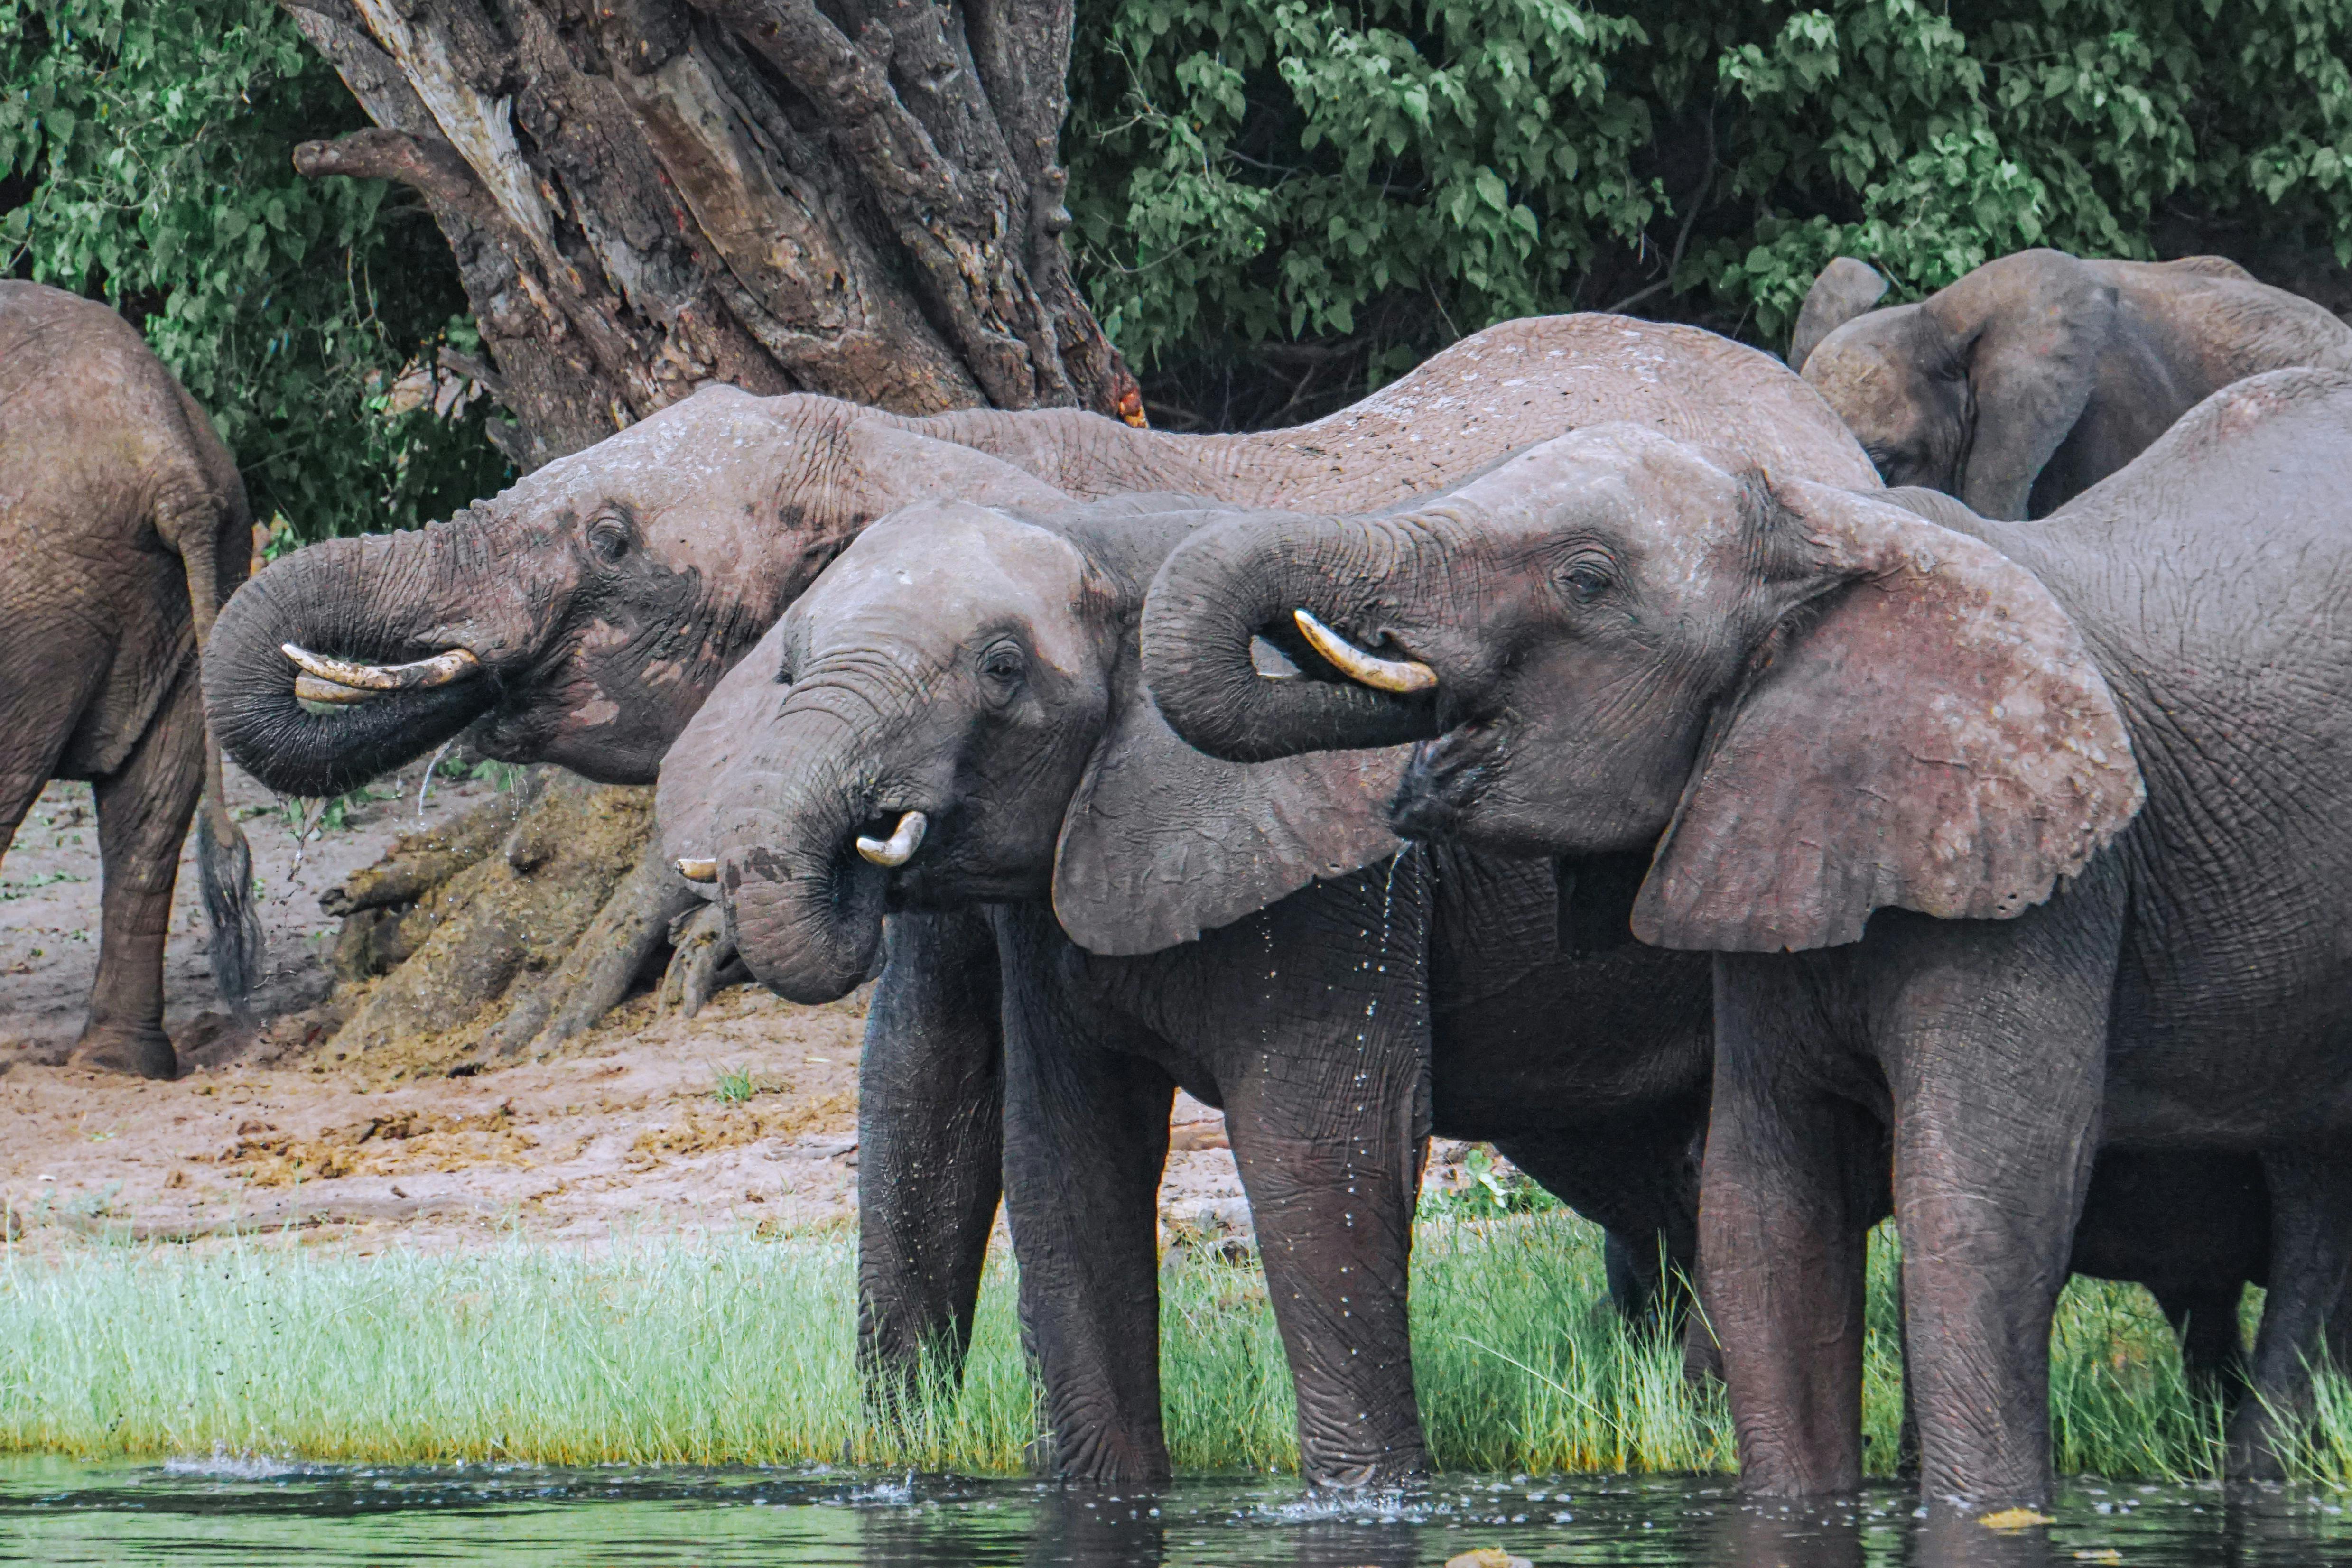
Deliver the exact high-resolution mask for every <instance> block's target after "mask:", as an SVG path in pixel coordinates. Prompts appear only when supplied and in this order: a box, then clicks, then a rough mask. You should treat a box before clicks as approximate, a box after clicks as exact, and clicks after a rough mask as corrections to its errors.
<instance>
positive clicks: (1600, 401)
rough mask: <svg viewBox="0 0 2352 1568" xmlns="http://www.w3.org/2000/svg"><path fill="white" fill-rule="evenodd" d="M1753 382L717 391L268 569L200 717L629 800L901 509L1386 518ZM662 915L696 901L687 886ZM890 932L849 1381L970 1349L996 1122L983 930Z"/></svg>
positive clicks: (254, 758)
mask: <svg viewBox="0 0 2352 1568" xmlns="http://www.w3.org/2000/svg"><path fill="white" fill-rule="evenodd" d="M1727 355H1728V356H1730V359H1728V360H1727V358H1726V356H1727ZM1741 356H1744V357H1745V358H1741ZM1755 358H1756V356H1753V355H1752V354H1749V353H1748V350H1740V349H1738V348H1737V347H1736V346H1735V345H1730V344H1727V343H1724V342H1723V341H1722V340H1719V339H1716V338H1713V337H1711V336H1710V335H1708V334H1706V333H1704V332H1699V331H1697V330H1696V329H1691V328H1686V327H1675V326H1667V325H1660V324H1655V323H1650V322H1643V321H1633V320H1630V319H1625V318H1622V317H1615V316H1565V317H1548V318H1541V319H1529V320H1522V321H1511V322H1506V323H1503V324H1502V325H1499V326H1496V327H1494V328H1490V329H1487V330H1486V331H1484V332H1480V333H1477V334H1475V335H1474V336H1472V337H1470V338H1467V339H1465V340H1463V341H1462V342H1460V343H1458V344H1455V345H1454V347H1453V348H1451V349H1448V350H1445V351H1444V352H1443V353H1441V354H1439V355H1437V356H1435V357H1434V358H1433V359H1432V360H1431V361H1429V362H1428V363H1426V364H1424V365H1423V366H1422V367H1420V368H1419V369H1418V370H1416V371H1413V372H1412V374H1410V375H1408V376H1405V377H1403V378H1402V379H1401V380H1400V381H1398V382H1394V383H1393V384H1391V385H1390V386H1389V387H1386V388H1384V389H1382V390H1381V392H1379V393H1377V394H1375V395H1374V396H1372V397H1370V398H1367V399H1365V400H1364V401H1363V402H1360V403H1358V404H1356V405H1354V406H1353V407H1351V408H1349V409H1345V410H1342V411H1340V412H1339V413H1335V414H1333V415H1330V416H1329V417H1328V418H1326V419H1322V420H1318V421H1317V422H1315V423H1311V424H1307V425H1302V426H1299V427H1297V428H1295V429H1290V430H1283V431H1276V432H1270V433H1266V434H1255V435H1235V436H1223V435H1216V436H1183V435H1166V434H1154V433H1150V432H1140V431H1135V430H1130V429H1129V428H1128V427H1127V426H1125V425H1124V424H1121V423H1118V422H1117V421H1115V420H1109V419H1104V418H1101V417H1098V416H1096V415H1091V414H1084V413H1071V412H1067V411H1048V412H1040V413H990V412H985V411H976V412H971V413H956V414H948V415H941V416H938V417H934V418H930V419H903V418H898V417H895V416H891V415H885V414H879V413H874V412H872V411H870V410H866V409H861V408H858V407H856V406H855V405H852V404H848V403H843V402H835V401H833V400H830V399H825V398H817V397H808V396H791V397H773V398H761V397H754V396H751V395H750V394H747V393H744V392H739V391H736V390H734V389H731V388H723V387H721V388H711V389H708V390H705V391H703V392H698V393H696V394H695V395H694V396H693V397H691V398H689V399H688V400H687V401H686V402H682V403H679V404H677V405H676V406H674V407H672V408H670V409H667V410H665V411H663V412H662V413H657V414H655V415H653V416H652V417H650V418H648V419H646V420H645V421H644V422H642V423H639V424H636V425H634V426H632V427H631V428H630V429H628V430H626V431H625V432H622V433H621V434H616V435H614V436H613V437H612V438H611V439H609V440H607V441H604V442H602V443H600V444H597V445H596V446H594V447H593V448H591V449H590V450H588V451H586V452H583V453H580V454H577V455H573V456H571V457H566V458H563V459H561V460H559V461H557V462H554V463H551V464H549V465H547V466H545V467H543V468H541V469H540V470H538V471H537V472H535V473H533V474H531V475H530V476H528V477H526V478H524V479H523V480H521V481H520V482H519V483H517V484H516V485H514V486H512V487H510V488H509V489H508V490H506V491H505V492H503V493H502V494H500V495H499V497H496V498H494V499H492V500H490V501H487V502H483V503H480V504H478V505H477V506H475V507H470V508H468V509H467V511H465V512H463V513H461V514H459V515H458V516H457V517H452V518H450V519H448V520H447V521H446V522H443V523H438V524H436V525H434V526H433V527H432V528H427V529H424V530H422V531H418V532H411V533H402V534H394V535H388V536H376V537H372V538H355V539H342V540H331V541H327V542H325V543H321V544H319V545H314V546H311V547H310V548H309V549H303V550H299V551H297V552H295V553H294V554H293V555H291V556H289V557H287V558H286V559H282V560H280V561H278V562H276V563H274V564H273V565H271V566H270V567H269V568H268V570H265V571H263V572H262V573H261V574H260V575H259V576H258V577H257V578H256V579H255V580H254V581H253V582H251V583H248V584H247V586H246V587H245V588H244V589H243V590H242V591H239V592H238V594H237V595H236V598H235V599H234V600H233V601H231V602H230V603H229V605H228V606H227V608H226V611H225V612H223V614H222V617H221V629H220V635H219V638H218V645H217V646H216V648H215V650H214V652H213V653H212V655H211V656H210V657H208V659H207V660H206V666H207V675H206V681H205V692H206V699H207V702H208V704H209V706H210V711H211V713H212V715H213V717H214V722H215V725H216V727H218V729H219V732H220V734H221V736H222V737H223V740H224V743H225V744H226V746H227V747H228V748H229V750H230V752H231V753H232V754H233V755H235V756H236V758H238V760H239V761H240V762H242V763H244V764H245V765H246V766H247V768H250V769H252V770H253V772H254V773H255V774H256V776H257V777H258V778H260V779H262V780H263V781H264V782H265V783H268V785H270V786H271V787H272V788H274V789H280V790H284V791H288V792H291V793H297V794H306V795H320V794H332V793H336V792H339V791H341V790H343V789H349V788H351V787H352V786H353V785H355V784H356V783H358V782H360V781H362V780H363V779H367V778H370V777H372V776H373V775H374V774H376V773H378V772H381V771H383V770H384V769H387V768H394V767H396V766H399V765H400V764H402V763H404V762H406V761H408V760H411V759H413V758H417V757H420V756H423V755H425V753H427V752H429V751H430V750H431V749H432V748H433V747H436V745H438V744H440V743H441V742H442V741H443V740H445V739H446V738H448V737H451V736H453V735H455V734H457V732H458V731H459V730H461V729H463V728H465V727H467V726H468V725H472V726H475V727H476V728H475V729H474V732H473V738H474V740H475V741H476V742H477V743H478V744H479V745H480V746H481V747H483V749H485V750H486V751H488V753H489V754H490V755H493V756H498V757H503V758H508V759H509V760H512V761H542V762H558V763H562V765H564V766H566V767H568V768H573V769H575V770H576V771H579V772H581V773H583V774H586V775H587V776H589V777H591V778H594V779H603V780H605V781H609V782H614V783H646V782H650V781H651V780H652V779H653V777H654V772H655V768H656V765H657V764H658V762H659V760H660V758H661V757H662V755H663V754H664V752H666V751H667V749H668V748H669V746H670V743H671V742H672V741H673V740H674V739H675V738H676V737H677V734H678V732H679V731H680V730H681V729H682V728H683V727H685V725H686V723H687V721H688V718H690V717H691V716H693V714H694V712H695V710H696V709H697V708H698V707H699V706H701V704H702V701H703V699H704V698H705V697H706V696H707V695H709V691H710V689H711V686H712V685H714V684H715V683H716V682H717V680H718V678H719V674H720V673H721V672H722V671H724V670H725V669H726V668H727V667H728V665H729V664H731V663H732V662H733V661H734V660H735V659H736V658H738V657H740V655H741V653H743V651H744V650H745V649H747V648H749V647H750V646H751V643H753V642H755V641H756V640H757V639H758V638H759V636H760V634H761V632H764V631H766V630H767V628H768V627H769V626H770V625H771V624H772V622H774V620H775V618H776V616H777V615H778V614H779V613H781V612H782V609H783V607H784V606H785V605H787V604H789V603H790V602H791V601H792V600H793V597H794V596H795V595H796V594H798V593H799V592H800V591H801V590H802V589H803V588H804V587H805V586H806V585H807V584H808V582H809V581H810V580H812V579H813V578H814V576H815V575H816V573H817V571H818V570H820V569H821V568H822V567H823V566H824V563H825V562H826V561H827V560H829V559H832V558H833V557H834V556H835V554H837V553H838V552H839V551H840V549H842V548H843V547H844V546H845V544H846V543H847V541H848V540H849V539H850V538H854V537H855V536H856V532H857V530H858V529H859V528H863V527H864V526H865V525H866V523H867V522H869V521H871V520H872V519H873V518H874V517H878V516H880V515H882V514H883V513H885V512H887V511H890V510H892V509H894V508H896V507H900V506H902V505H906V504H908V503H910V502H913V501H916V500H919V499H921V498H923V497H942V496H945V497H959V498H962V499H966V500H973V501H979V502H984V503H990V504H999V505H1016V506H1045V507H1050V506H1053V505H1057V504H1060V503H1061V502H1063V501H1064V500H1065V499H1066V497H1069V496H1077V497H1090V496H1103V495H1108V494H1113V493H1118V492H1123V491H1150V490H1181V491H1183V492H1187V493H1190V494H1193V495H1199V496H1206V497H1214V498H1216V499H1219V500H1222V501H1228V502H1234V503H1240V504H1253V505H1255V504H1271V503H1272V502H1274V501H1275V500H1276V499H1278V498H1286V504H1297V505H1307V506H1314V507H1334V508H1342V509H1357V508H1363V507H1378V506H1385V505H1388V504H1390V503H1391V502H1393V501H1396V500H1399V499H1402V498H1405V497H1411V496H1414V495H1420V494H1426V493H1428V492H1430V491H1432V490H1434V489H1436V488H1439V487H1441V486H1444V485H1446V484H1450V483H1452V482H1454V480H1457V479H1459V478H1461V477H1463V476H1465V475H1467V474H1469V473H1471V472H1474V471H1475V470H1476V469H1477V468H1479V467H1481V466H1483V465H1486V464H1488V463H1491V462H1492V461H1494V460H1495V459H1496V458H1498V457H1500V456H1501V455H1504V454H1506V453H1507V452H1509V451H1512V450H1514V449H1515V448H1517V447H1519V446H1523V445H1526V444H1528V443H1530V442H1534V441H1538V440H1542V439H1545V438H1547V437H1549V436H1551V435H1553V434H1558V433H1559V431H1561V430H1566V429H1572V428H1575V427H1577V426H1579V425H1582V424H1589V423H1594V422H1595V421H1596V420H1600V419H1605V418H1612V417H1622V396H1621V392H1622V387H1623V385H1624V383H1625V381H1626V379H1627V378H1628V377H1629V376H1630V377H1633V378H1634V379H1636V380H1641V379H1643V378H1645V377H1653V378H1654V377H1655V376H1657V375H1658V374H1659V373H1660V372H1655V371H1653V370H1652V369H1651V368H1650V367H1652V366H1654V365H1668V364H1673V365H1680V366H1686V367H1688V368H1689V370H1690V371H1691V372H1692V373H1693V374H1695V375H1696V377H1697V378H1698V379H1700V380H1705V379H1706V378H1707V377H1708V376H1709V374H1710V372H1711V371H1712V370H1713V369H1714V368H1716V367H1718V366H1722V365H1727V366H1728V367H1729V371H1728V373H1729V375H1730V384H1732V385H1733V386H1735V387H1738V386H1744V385H1746V384H1747V382H1745V381H1744V380H1743V377H1748V376H1752V374H1753V372H1752V371H1747V370H1743V369H1742V368H1741V367H1742V366H1745V365H1746V364H1747V361H1749V360H1753V359H1755ZM1680 373H1681V372H1679V371H1675V372H1673V373H1665V374H1664V378H1663V379H1664V382H1665V383H1666V384H1667V385H1668V386H1669V388H1671V387H1672V386H1673V385H1675V384H1679V382H1678V379H1677V378H1678V376H1679V374H1680ZM1749 401H1751V402H1754V403H1755V405H1756V407H1755V413H1754V414H1753V416H1752V417H1753V420H1754V423H1756V425H1757V427H1758V428H1759V430H1761V431H1763V432H1764V433H1765V434H1767V435H1769V437H1771V438H1773V439H1777V440H1780V441H1782V442H1784V443H1786V444H1790V447H1791V449H1794V448H1796V447H1797V446H1801V445H1802V444H1806V443H1811V444H1814V445H1815V446H1816V447H1817V449H1818V450H1820V451H1821V452H1822V453H1824V454H1827V453H1832V452H1833V453H1835V454H1836V458H1835V461H1836V463H1837V465H1838V466H1837V467H1836V469H1835V470H1834V471H1832V470H1830V469H1826V468H1825V469H1822V470H1820V471H1818V475H1817V476H1819V477H1822V478H1824V479H1835V480H1840V481H1841V482H1844V483H1851V484H1859V485H1868V484H1870V483H1872V479H1871V476H1870V472H1869V465H1868V464H1867V462H1866V461H1864V459H1863V458H1862V456H1861V454H1860V453H1859V452H1858V451H1857V450H1855V449H1853V446H1852V444H1851V441H1850V440H1849V438H1847V437H1846V435H1845V434H1844V432H1843V429H1841V428H1840V427H1839V426H1838V424H1837V423H1836V420H1835V418H1834V416H1832V414H1830V413H1829V412H1828V410H1827V409H1826V408H1824V407H1822V404H1821V403H1820V402H1819V400H1818V399H1817V398H1815V397H1813V396H1812V395H1811V393H1810V392H1805V391H1804V390H1803V389H1802V388H1801V387H1799V388H1797V389H1796V393H1795V395H1793V396H1791V395H1789V394H1788V393H1787V392H1785V391H1783V392H1779V393H1776V394H1773V395H1770V396H1765V397H1762V398H1759V399H1754V400H1749ZM1612 411H1616V412H1612ZM1825 460H1826V459H1825ZM1808 472H1814V470H1811V469H1809V470H1808ZM289 642H290V643H297V644H299V645H300V646H302V647H305V648H308V649H310V651H312V652H313V653H323V654H328V655H332V656H338V657H342V658H347V659H354V660H363V661H371V662H377V663H381V664H403V663H406V662H408V661H412V660H416V659H422V658H426V657H430V656H433V655H436V654H440V653H447V652H450V651H452V650H463V651H465V652H466V653H470V654H472V655H474V656H475V657H477V658H478V660H479V661H480V672H479V674H476V675H474V676H472V677H469V678H466V679H461V680H459V681H457V682H453V683H451V684H449V685H442V686H439V687H436V688H433V689H430V690H417V691H406V692H398V693H392V694H387V695H380V696H376V697H373V698H371V699H370V700H368V701H366V702H363V703H359V704H354V705H348V706H341V707H339V708H337V709H336V710H334V711H332V712H326V713H317V712H311V711H309V710H306V709H305V708H304V707H303V706H300V705H299V703H298V702H297V701H296V699H295V696H294V678H295V673H296V672H295V669H294V666H293V665H292V664H289V662H288V661H287V659H286V658H285V657H284V656H283V654H282V653H280V652H279V648H280V645H281V644H283V643H289ZM674 896H675V899H676V901H677V907H679V908H683V907H685V906H686V903H687V900H688V897H689V895H688V894H687V892H686V890H685V888H684V887H683V886H682V885H681V886H678V887H677V888H676V889H675V890H674ZM893 925H894V935H893V938H892V942H893V958H894V964H895V965H896V972H897V973H898V975H899V976H900V981H899V983H897V984H894V985H892V986H889V987H886V988H884V994H883V995H882V996H881V997H880V998H878V999H877V1003H876V1011H875V1015H874V1019H873V1020H872V1021H871V1022H870V1023H869V1030H870V1039H869V1043H868V1046H867V1049H866V1054H865V1057H864V1059H863V1067H862V1070H861V1074H860V1100H859V1104H860V1113H859V1117H860V1128H859V1138H860V1140H861V1151H862V1152H861V1155H860V1163H859V1169H860V1180H861V1186H863V1187H865V1188H866V1189H868V1190H869V1192H871V1193H872V1194H874V1195H875V1196H873V1197H869V1198H868V1199H867V1200H866V1201H865V1202H863V1203H861V1206H860V1210H859V1214H860V1227H861V1257H862V1260H863V1261H862V1263H861V1269H862V1280H863V1303H864V1304H863V1307H862V1311H863V1313H864V1318H863V1328H862V1334H861V1341H860V1343H861V1347H862V1349H863V1352H864V1354H866V1357H867V1359H868V1361H869V1364H871V1363H876V1362H879V1363H885V1364H891V1365H895V1366H904V1365H906V1364H909V1363H910V1362H911V1361H912V1360H913V1358H915V1357H916V1356H917V1355H918V1354H919V1353H920V1352H921V1350H922V1348H923V1343H924V1342H925V1341H926V1340H927V1339H928V1340H934V1341H937V1342H941V1343H935V1344H934V1347H933V1348H934V1349H940V1350H944V1352H945V1353H946V1354H948V1356H949V1358H950V1360H951V1361H952V1360H954V1359H955V1358H956V1357H958V1356H960V1354H961V1345H962V1344H963V1343H964V1341H965V1337H966V1336H967V1335H968V1333H969V1330H970V1314H971V1303H972V1301H973V1298H974V1294H975V1292H976V1291H977V1288H978V1281H979V1271H980V1269H981V1266H982V1261H983V1259H984V1253H985V1246H986V1239H987V1228H988V1223H989V1217H990V1216H992V1214H993V1212H994V1209H995V1207H996V1202H997V1177H996V1167H997V1154H996V1146H997V1145H996V1140H997V1137H998V1130H999V1125H1000V1123H999V1119H998V1118H997V1117H996V1116H995V1115H994V1114H993V1113H992V1112H991V1111H988V1110H987V1109H985V1107H986V1105H987V1104H988V1103H990V1102H991V1100H992V1095H993V1093H994V1090H993V1085H994V1083H995V1082H996V1076H997V1071H998V1068H997V1045H996V1030H995V1028H994V1025H993V1021H992V1019H993V1015H994V1008H993V1006H992V1003H991V1001H990V998H992V996H993V994H994V988H995V986H996V983H997V982H996V957H995V951H994V947H993V939H992V936H991V935H990V934H989V932H988V931H987V930H986V929H985V927H984V925H982V924H981V923H979V922H977V921H975V920H972V919H971V918H967V917H940V918H929V917H921V916H913V917H909V918H908V919H907V920H904V921H898V922H894V923H893ZM646 928H647V929H650V930H658V929H660V928H661V927H660V925H659V923H658V922H648V924H647V926H646ZM918 975H920V976H924V977H926V978H925V979H924V980H923V981H922V982H921V983H920V984H917V983H916V981H915V980H914V978H913V977H916V976H918ZM900 1173H903V1174H904V1178H903V1179H901V1175H900Z"/></svg>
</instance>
